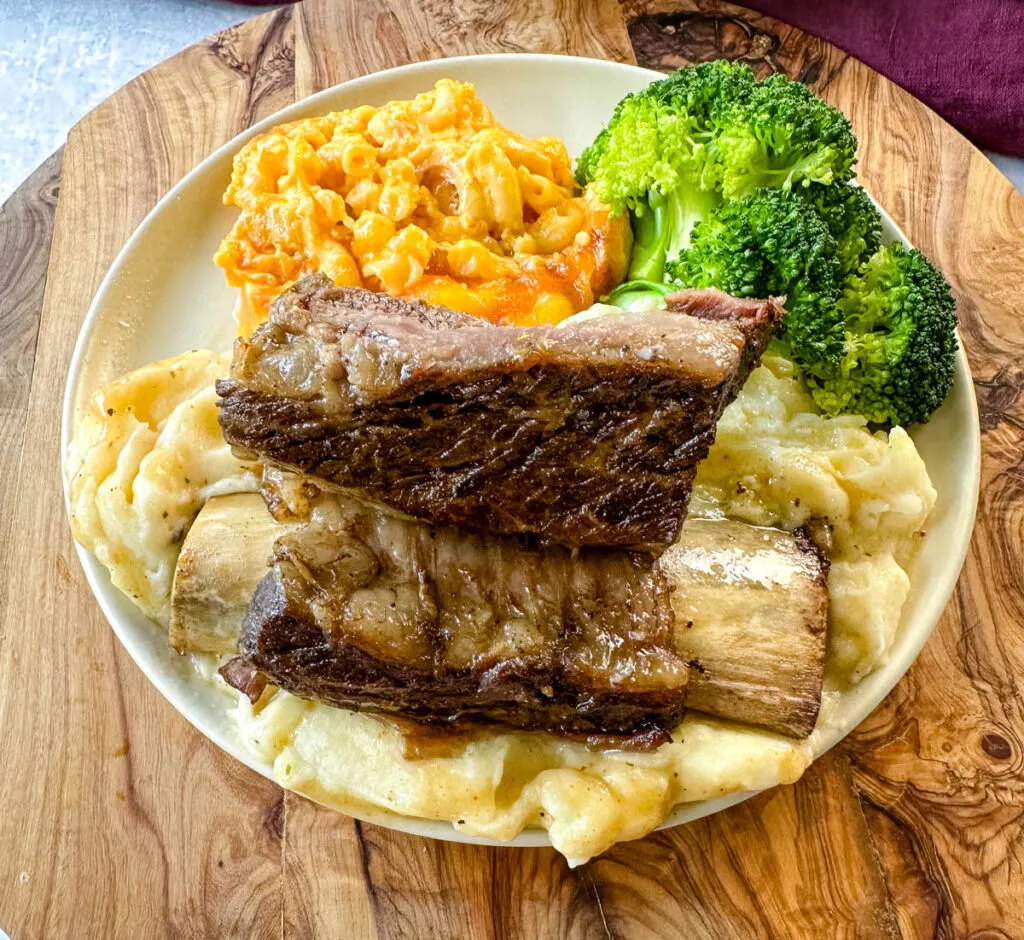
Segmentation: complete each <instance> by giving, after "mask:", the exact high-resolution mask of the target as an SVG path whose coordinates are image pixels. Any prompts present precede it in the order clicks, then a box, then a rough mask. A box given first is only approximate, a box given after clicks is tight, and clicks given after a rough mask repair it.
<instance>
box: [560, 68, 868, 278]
mask: <svg viewBox="0 0 1024 940" xmlns="http://www.w3.org/2000/svg"><path fill="white" fill-rule="evenodd" d="M856 148H857V141H856V139H855V138H854V136H853V134H852V133H851V131H850V125H849V122H848V121H847V120H846V118H845V117H844V116H843V115H842V114H841V113H840V112H839V111H837V110H836V109H835V108H832V107H830V106H829V105H827V104H825V103H824V102H823V101H821V100H820V99H818V98H816V97H815V96H814V95H813V94H812V93H811V92H810V91H809V90H808V89H807V88H805V87H804V86H803V85H800V84H799V83H798V82H792V81H790V80H789V79H787V78H785V77H783V76H781V75H776V76H772V77H771V78H768V79H766V80H764V81H760V82H759V81H757V80H756V79H755V77H754V74H753V72H752V71H751V70H750V69H749V68H748V67H747V66H745V65H736V64H734V63H731V62H727V61H715V62H706V63H703V64H701V65H698V66H693V67H689V68H683V69H679V70H677V71H676V72H674V73H673V74H672V75H670V76H668V77H667V78H665V79H663V80H662V81H658V82H654V83H653V84H651V85H649V86H648V87H647V88H645V89H643V90H642V91H639V92H636V93H635V94H632V95H628V96H627V97H626V98H624V99H623V100H622V101H620V102H619V104H618V106H617V107H616V109H615V112H614V114H613V115H612V118H611V120H610V121H609V123H608V126H607V127H606V128H605V129H604V130H602V131H601V133H600V134H599V135H598V136H597V138H596V139H595V140H594V142H593V143H592V144H591V145H590V147H588V148H587V149H586V150H585V151H584V153H583V155H582V156H581V157H580V159H579V162H578V163H577V168H576V177H577V180H578V181H579V183H580V185H586V184H590V185H592V187H593V188H594V190H595V191H596V193H597V195H598V196H599V197H600V198H601V199H603V200H604V201H605V202H607V203H608V204H609V205H611V206H612V208H613V210H615V211H617V212H622V211H625V210H626V209H628V210H629V211H630V213H631V220H632V224H633V231H634V246H633V253H632V256H631V260H630V269H629V277H630V278H631V279H639V280H650V281H660V280H662V279H663V276H664V268H665V262H666V259H674V258H675V257H676V256H677V255H678V254H679V253H680V252H681V251H682V250H683V249H684V248H685V247H686V246H687V245H688V244H689V239H690V233H691V231H692V229H693V227H694V225H696V224H697V223H698V222H699V221H701V220H702V219H704V218H707V216H708V215H709V214H710V213H711V212H712V211H713V210H714V209H715V208H716V207H717V206H718V205H719V204H721V203H722V201H723V200H727V199H736V198H741V197H743V196H746V195H749V194H750V193H752V192H753V191H754V190H755V189H757V188H759V187H774V188H782V189H789V188H792V187H794V186H797V185H800V186H808V185H810V184H811V183H812V182H814V183H820V184H829V183H832V182H835V181H845V180H847V179H849V178H850V177H851V175H852V167H853V163H854V161H855V158H856Z"/></svg>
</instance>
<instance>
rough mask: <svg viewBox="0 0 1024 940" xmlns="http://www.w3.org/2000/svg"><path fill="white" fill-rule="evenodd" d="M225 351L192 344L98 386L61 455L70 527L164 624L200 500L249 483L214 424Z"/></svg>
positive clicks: (253, 484) (252, 481) (248, 487)
mask: <svg viewBox="0 0 1024 940" xmlns="http://www.w3.org/2000/svg"><path fill="white" fill-rule="evenodd" d="M230 362H231V357H230V356H229V355H228V354H226V353H225V354H223V355H215V354H214V353H210V352H206V351H203V350H193V351H192V352H188V353H185V354H184V355H183V356H175V357H174V358H173V359H164V360H162V361H161V362H154V363H153V364H152V365H148V366H144V367H143V368H141V369H137V370H135V371H134V372H131V373H129V374H128V375H126V376H124V377H123V378H121V379H118V380H117V381H116V382H112V383H111V384H110V385H108V386H106V387H105V388H101V389H100V390H99V391H98V392H96V394H95V395H93V397H92V400H91V401H90V403H89V407H88V409H87V410H86V412H85V414H83V415H82V416H81V418H80V420H79V422H78V425H77V427H76V429H75V436H74V439H73V441H72V443H71V447H70V448H69V451H68V455H67V462H66V464H65V472H66V474H67V478H68V496H69V499H70V504H71V529H72V532H73V533H74V536H75V539H77V541H78V542H79V544H81V545H83V546H85V547H86V548H87V549H88V550H89V551H90V552H92V553H93V554H94V555H95V556H96V557H97V558H98V559H99V560H100V562H101V563H102V564H103V565H104V566H105V567H106V568H107V570H108V571H109V572H110V577H111V580H112V581H113V582H114V584H115V585H116V586H117V587H118V588H120V589H121V590H122V591H124V592H125V594H127V595H128V596H129V597H131V598H132V600H134V601H135V603H136V604H138V605H139V607H141V608H142V610H143V611H145V613H146V615H147V616H148V617H151V618H152V619H153V620H156V621H157V622H159V623H161V624H163V625H164V626H166V625H167V622H168V618H169V616H170V596H171V582H172V580H173V578H174V566H175V563H176V562H177V559H178V551H179V549H180V547H181V542H182V539H184V537H185V533H186V532H187V531H188V527H189V526H190V525H191V524H192V520H193V519H194V518H195V516H196V513H198V512H199V510H200V508H202V505H203V503H204V502H206V500H207V499H208V498H209V497H211V496H215V495H218V494H223V493H238V492H245V491H255V490H258V489H259V485H258V482H257V480H256V478H255V477H254V476H253V475H252V473H251V472H250V471H249V470H247V469H246V468H245V467H243V466H242V464H241V463H239V462H238V460H236V459H235V457H234V456H233V455H232V453H231V449H230V448H229V447H228V445H227V444H226V443H225V441H224V437H223V435H222V434H221V432H220V426H219V425H218V424H217V393H216V392H215V391H214V387H213V386H214V382H216V380H217V379H219V378H223V377H224V376H225V375H227V373H228V368H229V366H230Z"/></svg>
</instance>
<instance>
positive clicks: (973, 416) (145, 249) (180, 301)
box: [62, 55, 980, 846]
mask: <svg viewBox="0 0 1024 940" xmlns="http://www.w3.org/2000/svg"><path fill="white" fill-rule="evenodd" d="M444 77H448V78H456V79H462V80H465V81H471V82H474V83H475V84H476V86H477V90H478V92H479V94H480V97H481V98H482V99H483V100H484V101H485V102H486V103H487V104H488V105H489V106H490V107H491V108H492V110H493V111H494V113H495V115H496V116H497V118H498V120H499V121H501V122H502V123H504V124H505V125H507V126H508V127H510V128H514V129H515V130H517V131H521V132H522V133H525V134H528V135H530V136H539V135H545V134H547V135H556V136H559V137H561V138H562V139H563V140H565V142H566V145H567V146H568V148H569V151H570V153H572V154H573V155H574V156H575V155H578V154H579V152H580V151H581V150H582V149H583V148H584V147H585V146H586V145H587V144H588V143H589V142H590V140H591V139H592V138H593V137H594V135H595V134H596V133H597V131H598V129H599V128H600V127H601V126H602V124H603V123H604V122H605V121H607V119H608V117H609V115H610V114H611V112H612V109H613V107H614V106H615V104H616V102H617V101H618V100H619V99H620V98H621V97H622V96H623V95H625V94H626V93H627V92H630V91H635V90H637V89H639V88H642V87H643V86H645V85H647V84H648V83H649V82H651V81H652V80H654V79H656V78H658V77H660V76H659V75H658V73H656V72H651V71H648V70H646V69H640V68H636V67H633V66H628V65H620V64H617V63H612V62H604V61H599V60H595V59H577V58H570V57H566V56H548V55H491V56H476V57H467V58H459V59H443V60H438V61H434V62H424V63H420V64H417V65H409V66H405V67H403V68H398V69H391V70H389V71H386V72H379V73H377V74H375V75H370V76H367V77H366V78H361V79H357V80H355V81H351V82H346V83H345V84H343V85H338V86H337V87H336V88H331V89H328V90H327V91H323V92H321V93H320V94H318V95H314V96H313V97H311V98H307V99H305V100H304V101H300V102H298V103H296V104H294V105H292V106H291V107H289V108H285V109H284V110H283V111H280V112H278V113H277V114H276V115H274V116H273V117H272V118H268V119H267V120H265V121H262V122H260V123H259V124H257V125H256V126H255V127H253V128H252V129H251V130H249V131H247V132H246V133H244V134H241V135H240V136H238V137H236V138H235V139H234V140H233V141H231V142H230V143H228V144H225V145H224V146H223V147H221V148H220V149H219V150H218V151H217V152H216V153H214V154H213V155H212V156H210V157H208V158H207V159H206V160H204V161H203V162H202V163H201V164H200V165H199V166H198V167H197V168H196V169H195V170H193V171H192V172H191V173H189V175H188V176H186V177H185V178H184V179H183V180H182V181H181V182H180V183H179V184H178V185H177V186H175V187H174V189H172V190H171V191H170V192H169V193H168V194H167V195H166V196H165V197H164V198H163V199H162V200H161V201H160V202H159V203H158V204H157V206H156V207H155V208H154V209H153V211H152V212H151V213H150V214H149V215H148V216H147V217H146V219H145V220H144V221H143V223H142V224H141V225H140V226H139V228H138V229H137V230H136V231H135V233H134V234H133V235H132V237H131V239H130V240H129V241H128V244H127V245H125V247H124V249H123V250H122V251H121V253H120V255H118V257H117V260H116V261H115V262H114V264H113V266H112V267H111V269H110V271H109V273H108V274H107V276H106V278H105V279H104V281H103V283H102V285H101V286H100V289H99V291H98V293H97V294H96V297H95V299H94V300H93V303H92V307H91V308H90V310H89V314H88V316H87V317H86V320H85V323H84V325H83V326H82V332H81V334H80V336H79V338H78V344H77V346H76V348H75V354H74V357H73V359H72V362H71V369H70V372H69V375H68V384H67V390H66V394H65V402H64V416H63V427H62V440H63V446H64V449H65V452H66V450H67V446H68V442H69V441H70V439H71V436H72V433H73V430H74V426H75V421H76V417H77V415H78V414H80V413H81V409H82V408H83V407H84V406H85V405H86V404H87V403H88V400H89V396H91V394H92V393H93V391H94V390H95V389H97V388H98V387H100V386H101V385H104V384H106V383H107V382H110V381H111V380H113V379H115V378H117V377H118V376H120V375H123V374H124V373H125V372H128V371H130V370H131V369H135V368H138V367H139V366H142V365H145V364H146V363H148V362H152V361H154V360H157V359H162V358H165V357H167V356H172V355H177V354H178V353H181V352H183V351H185V350H187V349H194V348H208V349H214V350H219V349H227V348H228V347H229V345H230V343H231V340H232V339H233V335H234V324H233V322H232V319H231V316H230V312H231V310H232V307H233V304H234V300H235V296H234V291H232V290H231V289H230V288H229V287H228V286H227V284H226V282H225V279H224V274H223V272H222V271H221V270H220V269H219V268H217V267H215V266H214V264H213V262H212V260H211V258H212V256H213V253H214V251H215V250H216V248H217V245H218V243H219V242H220V240H221V238H222V237H223V236H224V234H225V233H226V232H227V231H228V229H229V228H230V227H231V225H232V223H233V222H234V219H235V216H236V211H235V210H234V209H229V208H226V207H225V206H223V205H222V203H221V194H222V193H223V191H224V189H225V188H226V186H227V184H228V181H229V179H230V175H231V159H232V157H233V156H234V154H235V153H236V151H237V150H238V149H239V147H241V145H242V144H243V143H244V142H245V141H246V140H248V139H249V138H250V137H252V136H253V135H254V134H255V133H257V132H259V131H263V130H266V129H268V128H270V127H272V126H273V125H275V124H279V123H281V122H283V121H294V120H296V119H299V118H304V117H308V116H311V115H316V114H323V113H326V112H328V111H334V110H342V109H345V108H352V107H355V106H357V105H361V104H373V105H380V104H383V103H384V102H386V101H389V100H391V99H395V98H411V97H413V96H414V95H416V94H418V93H420V92H422V91H426V90H428V89H429V88H431V87H432V86H433V84H434V82H435V81H436V80H437V79H439V78H444ZM883 218H884V223H885V235H886V238H887V240H893V239H902V240H903V241H906V239H905V238H904V236H903V235H902V233H901V232H900V231H899V229H897V228H896V226H895V225H894V224H893V222H892V220H891V219H889V217H888V216H886V215H884V213H883ZM913 438H914V441H915V442H916V444H917V447H918V450H919V451H920V452H921V455H922V456H923V457H924V460H925V463H926V464H927V467H928V472H929V473H930V474H931V478H932V482H933V483H934V485H935V487H936V489H937V490H938V502H937V504H936V506H935V510H934V512H933V513H932V516H931V518H930V519H929V522H928V538H927V539H925V541H924V547H923V549H922V550H921V552H920V554H919V556H918V558H917V560H916V563H915V565H914V567H913V569H912V571H911V579H912V585H913V586H912V589H911V594H910V598H909V600H908V601H907V605H906V608H905V610H904V615H903V620H902V623H901V626H900V631H899V634H898V636H897V638H896V642H895V645H894V647H893V649H892V653H891V655H890V657H889V661H888V663H887V665H885V666H884V667H882V668H880V669H878V670H877V671H876V672H875V673H873V674H872V675H870V676H868V677H867V678H866V679H864V680H863V681H862V682H861V683H860V684H859V685H858V686H857V687H856V688H855V689H854V690H853V691H852V692H850V693H848V694H846V695H844V697H843V699H842V702H841V704H840V706H839V708H838V710H837V713H836V715H835V718H834V721H833V722H832V723H831V724H830V726H829V728H828V730H827V731H826V733H824V734H818V735H817V737H816V740H817V742H818V748H817V750H818V753H823V752H824V751H825V750H827V749H828V748H829V747H831V746H832V745H833V744H835V743H836V742H837V741H838V740H840V739H841V738H842V737H843V736H844V735H845V734H847V733H848V732H849V731H850V730H851V729H852V728H854V727H855V726H856V725H857V724H858V723H860V721H861V720H863V719H864V718H865V717H866V716H867V715H868V713H869V712H870V711H871V710H872V709H873V708H874V707H875V706H876V705H877V704H878V703H879V702H881V701H882V699H883V698H884V697H885V696H886V694H887V693H888V692H889V690H890V689H892V687H893V686H894V685H895V684H896V682H897V681H898V680H899V678H900V677H901V676H902V675H903V673H904V672H906V670H907V668H908V667H909V666H910V664H911V662H913V660H914V658H915V657H916V656H917V654H918V652H919V651H920V649H921V647H922V646H923V645H924V643H925V641H926V640H927V639H928V636H929V635H930V634H931V632H932V630H933V629H934V627H935V624H936V622H937V621H938V619H939V615H940V614H941V613H942V609H943V607H945V605H946V601H947V600H948V599H949V597H950V595H951V594H952V592H953V588H954V585H955V584H956V579H957V576H958V575H959V573H960V567H961V565H962V564H963V559H964V556H965V554H966V552H967V544H968V541H969V539H970V534H971V527H972V525H973V522H974V510H975V506H976V504H977V497H978V481H979V465H980V439H979V428H978V413H977V406H976V403H975V400H974V387H973V384H972V382H971V376H970V372H969V370H968V366H967V360H966V358H965V356H964V354H963V350H962V349H961V350H960V353H959V356H958V360H957V376H956V382H955V384H954V387H953V391H952V393H951V394H950V396H949V399H948V400H947V401H946V403H945V404H944V405H943V406H942V407H941V408H940V409H939V410H938V411H937V412H936V413H935V415H934V416H933V418H932V420H931V422H930V423H929V424H927V425H924V426H923V427H920V428H917V429H916V430H915V431H914V433H913ZM78 554H79V558H80V559H81V561H82V566H83V568H84V569H85V574H86V577H87V578H88V581H89V584H90V586H91V587H92V590H93V592H94V593H95V595H96V598H97V600H98V601H99V603H100V607H101V608H102V609H103V612H104V613H105V614H106V616H107V619H108V620H109V621H110V624H111V626H112V627H113V628H114V632H115V633H116V634H117V636H118V638H119V639H120V640H121V642H122V643H123V644H124V647H125V649H127V650H128V653H129V654H130V655H131V657H132V658H133V659H134V660H135V661H136V662H137V663H138V665H139V667H140V668H141V669H142V671H143V672H144V673H145V674H146V676H148V678H149V679H150V681H151V682H152V683H153V684H154V685H155V686H156V687H157V688H158V689H159V690H160V691H161V692H162V693H163V695H164V696H165V697H166V698H167V699H168V701H170V702H171V704H172V705H174V707H175V708H177V709H178V711H180V712H181V713H182V715H184V716H185V717H186V718H187V719H188V720H189V721H191V722H192V724H193V725H195V726H196V728H198V729H199V730H200V731H201V732H202V733H203V734H205V735H206V736H207V737H208V738H210V739H211V740H212V741H214V742H215V743H217V744H218V745H220V747H222V748H224V750H226V751H228V752H229V753H230V754H232V755H233V756H234V757H236V758H238V760H240V761H242V762H243V763H245V764H248V765H249V766H250V767H252V768H253V769H254V770H256V771H258V772H259V773H261V774H263V775H264V776H267V777H272V773H271V767H270V765H269V764H264V763H260V762H259V761H257V760H254V759H253V757H252V756H251V755H250V754H249V753H247V752H246V751H245V749H244V748H243V747H242V744H241V742H240V740H239V739H238V737H237V735H236V732H235V730H234V725H233V723H232V721H231V720H230V718H229V716H228V714H227V712H226V709H225V702H226V698H225V696H224V695H223V694H222V693H220V692H218V691H216V690H215V689H213V688H211V686H209V685H208V684H206V683H205V682H203V681H201V680H200V679H199V678H198V677H197V676H196V675H195V674H194V673H193V671H192V669H191V668H190V666H189V664H188V661H187V659H185V658H183V657H179V656H178V655H177V654H175V653H173V652H172V651H171V650H170V649H169V648H168V646H167V637H166V634H165V633H164V632H163V631H162V630H160V629H159V628H157V627H156V626H155V625H153V624H152V623H151V622H150V621H149V620H147V619H146V618H145V617H143V616H142V614H141V613H140V612H139V610H138V609H137V608H136V607H135V606H134V605H133V604H132V603H131V601H129V600H128V598H127V597H125V596H124V595H123V594H122V593H121V592H120V591H118V590H117V589H116V588H114V587H113V586H112V585H111V583H110V579H109V578H108V576H107V573H106V570H105V569H104V568H103V567H102V566H101V565H100V564H99V563H98V562H97V561H96V559H95V558H94V557H93V556H92V555H91V554H89V553H88V552H86V551H85V550H84V549H82V548H81V547H78ZM750 795H751V794H749V793H738V794H733V795H731V796H728V797H724V798H721V799H717V800H709V801H704V802H700V803H691V804H682V805H680V806H679V807H677V808H676V810H675V811H674V812H673V813H672V815H671V816H670V817H669V819H668V820H667V821H666V822H665V823H664V825H665V826H675V825H678V824H680V823H684V822H688V821H690V820H693V819H697V818H699V817H701V816H705V815H707V814H708V813H713V812H717V811H718V810H720V809H723V808H725V807H726V806H731V805H732V804H734V803H738V802H739V801H740V800H742V799H745V798H746V797H748V796H750ZM352 815H354V816H357V817H359V818H361V819H367V820H369V821H371V822H378V823H380V824H381V825H385V826H389V827H391V828H393V829H400V830H403V831H405V832H412V833H416V834H418V835H424V836H431V837H433V838H437V839H449V840H452V841H456V842H481V843H489V842H490V840H487V839H480V838H475V837H473V836H468V835H466V834H465V833H461V832H457V831H456V830H455V829H454V828H453V827H452V826H451V825H450V824H449V823H446V822H436V821H431V820H424V819H412V818H407V817H402V816H398V815H395V814H393V813H389V812H387V811H383V810H382V811H380V812H378V813H373V812H372V811H370V812H368V811H367V810H366V808H365V807H362V806H361V807H359V808H353V810H352ZM510 844H512V845H521V846H522V845H547V844H548V838H547V833H546V832H544V831H542V830H527V831H526V832H523V833H522V834H520V835H519V836H518V837H517V838H516V839H515V840H513V842H512V843H510Z"/></svg>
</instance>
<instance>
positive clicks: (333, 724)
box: [236, 692, 811, 863]
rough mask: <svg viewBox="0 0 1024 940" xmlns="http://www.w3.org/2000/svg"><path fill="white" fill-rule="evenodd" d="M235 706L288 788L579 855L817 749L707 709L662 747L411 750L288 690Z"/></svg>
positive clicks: (548, 738)
mask: <svg viewBox="0 0 1024 940" xmlns="http://www.w3.org/2000/svg"><path fill="white" fill-rule="evenodd" d="M260 706H262V707H260ZM236 716H237V719H238V725H239V730H240V732H241V735H242V738H243V741H244V742H245V744H246V746H247V747H248V748H249V749H250V750H251V751H252V752H253V754H254V755H256V756H257V757H259V758H260V759H261V760H264V761H267V762H268V763H272V764H273V766H274V775H275V776H276V777H277V779H278V780H279V781H280V782H281V784H282V785H283V786H286V787H288V788H289V789H292V790H297V791H299V792H300V793H305V794H306V795H307V796H310V797H312V798H313V799H316V800H319V801H321V802H323V803H327V804H328V805H331V804H334V805H336V806H338V807H339V808H341V809H344V808H345V806H346V804H347V805H348V806H349V807H351V806H352V805H353V803H354V804H355V805H359V804H369V805H372V806H375V807H383V808H385V809H388V810H391V811H392V812H396V813H400V814H403V815H407V816H421V817H424V818H426V819H443V820H449V821H451V822H452V823H454V824H455V826H456V828H458V829H461V830H462V831H464V832H469V833H473V834H474V835H480V836H489V837H491V838H494V839H501V840H508V839H511V838H513V837H514V836H515V835H516V834H517V833H519V832H520V831H521V830H522V829H524V828H525V827H527V826H542V827H544V828H545V829H547V830H548V834H549V836H550V838H551V843H552V845H553V846H554V847H555V848H556V849H558V851H560V852H561V853H562V854H564V855H565V856H566V857H567V858H569V860H570V862H572V863H578V862H582V861H586V860H587V859H588V858H591V857H593V856H594V855H597V854H598V853H600V852H603V851H604V850H605V849H607V848H609V847H610V846H612V845H614V844H615V843H616V842H621V841H623V840H627V839H637V838H640V837H641V836H643V835H645V834H646V833H648V832H650V831H651V830H652V829H654V828H655V827H657V826H658V825H659V824H660V823H661V822H663V821H664V819H665V817H666V816H667V815H668V814H669V812H671V810H672V808H673V807H674V806H675V805H676V804H677V803H682V802H687V801H692V800H704V799H710V798H712V797H716V796H722V795H723V794H726V793H734V792H736V791H738V790H760V789H764V788H765V787H771V786H775V785H777V784H780V783H792V782H793V781H795V780H796V779H798V778H799V777H800V775H801V774H802V773H803V771H804V769H805V768H806V767H807V765H808V764H809V763H810V760H811V754H810V750H809V748H808V746H807V745H806V744H805V743H801V742H797V741H792V740H789V739H787V738H783V737H778V736H776V735H772V734H768V733H765V732H758V731H753V730H748V729H746V728H743V727H740V726H738V725H728V724H726V723H721V722H714V721H710V720H705V719H697V718H687V719H686V720H685V721H684V722H683V723H682V724H681V725H680V726H679V727H678V728H677V729H676V731H675V732H674V733H673V741H672V743H670V744H666V745H663V746H662V747H660V748H658V749H657V750H656V751H654V752H651V753H632V752H627V751H605V752H597V751H589V750H587V748H586V747H585V746H584V745H583V744H581V743H577V742H575V741H566V740H564V739H561V738H557V737H554V736H552V735H547V734H542V733H538V732H513V731H501V730H496V731H494V732H493V733H490V734H488V735H487V736H486V737H483V738H481V739H480V740H476V741H472V742H470V743H469V744H468V745H467V746H466V748H465V751H464V752H463V753H462V754H460V755H459V756H457V757H450V758H449V757H445V758H438V757H433V758H428V759H422V760H410V759H408V758H406V757H405V756H404V741H403V738H402V735H401V733H400V732H399V731H397V730H396V729H395V728H394V727H393V726H391V725H389V724H386V723H384V722H381V721H377V720H376V719H374V718H371V717H370V716H368V715H362V714H358V713H356V712H348V711H344V710H342V709H338V708H331V707H329V706H326V705H319V704H315V703H312V702H306V701H303V700H302V699H299V698H296V697H295V696H292V695H289V694H287V693H285V692H277V693H276V694H274V695H273V697H272V698H270V699H269V701H266V700H265V699H264V700H262V701H261V702H260V703H257V707H256V708H253V706H251V705H250V704H249V702H248V700H247V699H246V698H245V697H244V696H243V697H240V698H239V701H238V705H237V711H236Z"/></svg>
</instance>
